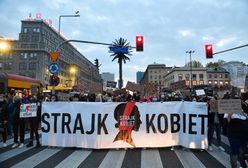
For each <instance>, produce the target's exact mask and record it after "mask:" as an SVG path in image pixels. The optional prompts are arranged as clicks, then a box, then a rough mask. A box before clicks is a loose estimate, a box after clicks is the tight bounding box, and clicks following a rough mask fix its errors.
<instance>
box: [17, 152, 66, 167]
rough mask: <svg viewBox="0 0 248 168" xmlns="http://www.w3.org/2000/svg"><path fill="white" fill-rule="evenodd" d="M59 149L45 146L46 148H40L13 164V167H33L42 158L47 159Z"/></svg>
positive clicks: (41, 160)
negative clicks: (39, 150) (33, 153)
mask: <svg viewBox="0 0 248 168" xmlns="http://www.w3.org/2000/svg"><path fill="white" fill-rule="evenodd" d="M60 150H61V148H54V149H51V148H46V149H44V150H42V151H41V152H38V153H36V154H35V155H33V156H31V157H29V158H27V159H25V160H24V161H22V162H20V163H18V164H16V165H14V166H13V168H20V167H23V168H27V167H34V166H36V165H38V164H39V163H41V162H43V161H44V160H46V159H48V158H49V157H51V156H52V155H54V154H55V153H57V152H58V151H60Z"/></svg>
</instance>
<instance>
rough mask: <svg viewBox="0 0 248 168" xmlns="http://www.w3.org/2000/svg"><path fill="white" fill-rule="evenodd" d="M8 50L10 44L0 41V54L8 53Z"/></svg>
mask: <svg viewBox="0 0 248 168" xmlns="http://www.w3.org/2000/svg"><path fill="white" fill-rule="evenodd" d="M9 50H10V44H9V43H8V42H6V41H0V52H8V51H9Z"/></svg>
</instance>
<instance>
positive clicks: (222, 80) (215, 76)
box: [207, 67, 230, 89]
mask: <svg viewBox="0 0 248 168" xmlns="http://www.w3.org/2000/svg"><path fill="white" fill-rule="evenodd" d="M207 77H208V79H207V80H208V86H210V87H212V88H218V89H227V88H229V87H230V75H229V72H227V71H226V70H225V69H224V68H221V67H218V68H208V69H207Z"/></svg>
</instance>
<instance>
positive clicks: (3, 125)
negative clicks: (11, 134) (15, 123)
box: [0, 96, 8, 147]
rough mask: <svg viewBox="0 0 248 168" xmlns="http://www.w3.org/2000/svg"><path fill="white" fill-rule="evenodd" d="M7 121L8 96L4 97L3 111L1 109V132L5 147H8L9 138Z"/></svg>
mask: <svg viewBox="0 0 248 168" xmlns="http://www.w3.org/2000/svg"><path fill="white" fill-rule="evenodd" d="M7 121H8V102H7V97H6V96H4V97H3V102H2V103H1V111H0V133H1V134H2V137H3V147H6V146H7V144H6V140H7Z"/></svg>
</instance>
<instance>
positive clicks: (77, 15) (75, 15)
mask: <svg viewBox="0 0 248 168" xmlns="http://www.w3.org/2000/svg"><path fill="white" fill-rule="evenodd" d="M62 17H80V15H79V11H76V12H75V14H74V15H60V16H59V30H58V31H59V32H58V39H59V38H60V24H61V18H62ZM59 43H60V41H59ZM54 94H55V86H54V85H53V86H52V95H54Z"/></svg>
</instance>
